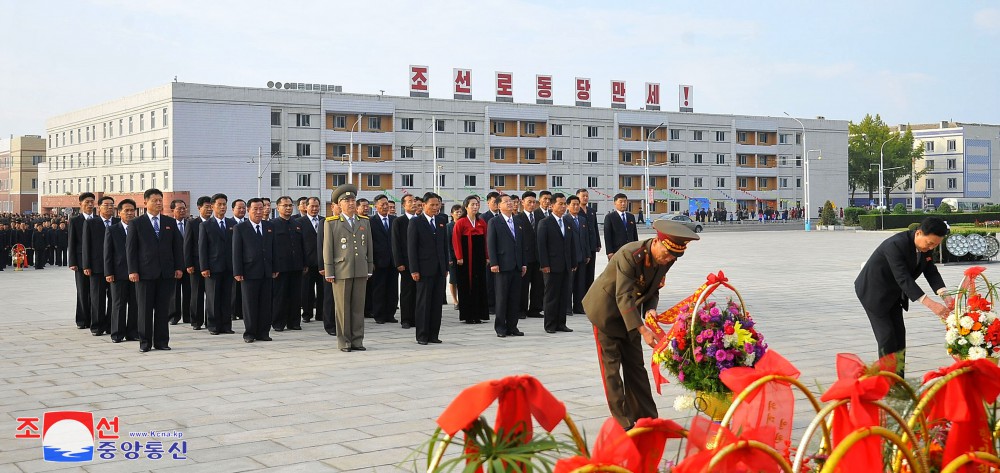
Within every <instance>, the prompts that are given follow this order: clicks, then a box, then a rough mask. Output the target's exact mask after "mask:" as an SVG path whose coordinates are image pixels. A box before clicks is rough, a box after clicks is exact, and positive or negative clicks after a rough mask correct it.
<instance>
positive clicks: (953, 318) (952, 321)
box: [945, 312, 958, 327]
mask: <svg viewBox="0 0 1000 473" xmlns="http://www.w3.org/2000/svg"><path fill="white" fill-rule="evenodd" d="M945 323H947V324H948V326H949V327H954V326H956V325H958V313H957V312H952V313H950V314H948V318H947V319H945Z"/></svg>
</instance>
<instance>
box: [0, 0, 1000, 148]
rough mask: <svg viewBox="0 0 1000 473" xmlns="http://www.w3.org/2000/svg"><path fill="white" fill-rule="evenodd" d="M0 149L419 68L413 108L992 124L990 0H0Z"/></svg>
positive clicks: (375, 81) (999, 65) (996, 70)
mask: <svg viewBox="0 0 1000 473" xmlns="http://www.w3.org/2000/svg"><path fill="white" fill-rule="evenodd" d="M0 8H2V10H0V11H2V12H3V17H4V20H5V21H4V45H3V47H2V48H0V78H2V79H0V136H3V137H7V136H10V135H24V134H40V135H44V134H45V121H46V119H47V118H50V117H54V116H57V115H61V114H63V113H67V112H71V111H74V110H78V109H81V108H85V107H89V106H92V105H96V104H99V103H102V102H105V101H108V100H112V99H115V98H118V97H123V96H127V95H132V94H136V93H139V92H141V91H143V90H146V89H149V88H153V87H157V86H161V85H164V84H166V83H167V82H170V81H172V80H174V78H175V77H176V78H177V80H178V81H181V82H193V83H204V84H223V85H235V86H249V87H266V83H267V82H268V81H271V80H273V81H280V82H307V83H322V84H337V85H341V86H343V88H344V89H343V90H344V91H345V92H355V93H370V94H378V93H382V92H383V91H384V93H385V94H387V95H408V88H409V80H408V70H409V66H410V65H411V64H412V65H425V66H429V67H430V95H431V96H432V97H439V98H447V97H451V94H452V90H451V76H452V69H453V68H464V69H471V70H472V86H473V99H475V100H488V101H492V100H494V98H495V95H494V93H495V92H494V91H495V88H494V73H495V72H496V71H504V72H511V73H513V75H514V100H515V102H534V77H535V75H536V74H546V75H552V76H553V87H554V89H553V90H554V97H553V98H554V100H555V103H556V104H564V105H572V104H573V81H574V78H576V77H587V78H590V79H591V80H592V83H593V86H592V87H593V90H592V91H593V106H595V107H607V106H609V104H610V95H611V94H610V81H611V80H613V79H615V80H624V81H626V83H627V84H628V86H627V88H628V96H627V105H628V108H632V109H636V108H640V107H642V106H643V105H644V96H643V90H642V89H643V84H644V83H645V82H655V83H660V84H661V88H662V98H661V100H662V102H663V105H664V109H667V110H676V107H677V90H678V85H680V84H686V85H691V86H693V87H694V89H693V92H694V97H693V99H694V104H693V105H694V109H695V111H696V112H705V113H720V114H743V115H766V116H781V115H782V114H783V113H784V112H788V113H789V114H791V115H793V116H797V117H815V116H824V117H826V118H829V119H842V120H852V121H855V122H856V121H859V120H860V119H861V118H862V117H864V115H865V114H868V113H871V114H876V113H877V114H881V116H882V118H883V119H884V120H885V121H886V122H887V123H889V124H899V123H933V122H938V121H941V120H955V121H959V122H975V123H991V124H1000V2H993V1H960V2H941V1H926V0H914V1H871V0H868V1H855V0H840V1H835V2H810V1H805V2H803V1H801V0H800V1H757V2H743V1H731V2H726V1H701V2H678V1H668V0H660V1H624V0H618V1H604V2H600V1H588V0H576V1H540V2H529V1H521V0H503V1H476V0H471V1H470V0H467V1H464V2H457V1H456V2H453V1H437V0H426V1H420V2H416V1H380V0H365V1H360V2H345V1H316V2H307V1H293V0H280V1H275V0H269V1H258V0H238V1H232V0H198V1H194V0H150V1H140V0H72V1H68V0H62V1H56V0H53V1H33V2H26V1H21V0H0Z"/></svg>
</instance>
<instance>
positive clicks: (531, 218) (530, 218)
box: [528, 212, 535, 226]
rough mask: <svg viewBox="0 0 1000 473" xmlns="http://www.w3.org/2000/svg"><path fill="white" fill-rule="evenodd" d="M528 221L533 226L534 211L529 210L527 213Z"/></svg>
mask: <svg viewBox="0 0 1000 473" xmlns="http://www.w3.org/2000/svg"><path fill="white" fill-rule="evenodd" d="M528 223H530V224H531V226H535V213H534V212H531V213H529V214H528Z"/></svg>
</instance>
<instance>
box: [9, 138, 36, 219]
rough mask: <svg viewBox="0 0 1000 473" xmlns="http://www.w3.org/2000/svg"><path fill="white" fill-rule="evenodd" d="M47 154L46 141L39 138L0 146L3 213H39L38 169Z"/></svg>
mask: <svg viewBox="0 0 1000 473" xmlns="http://www.w3.org/2000/svg"><path fill="white" fill-rule="evenodd" d="M45 151H46V149H45V140H44V139H42V137H40V136H37V135H26V136H17V137H11V139H10V140H3V142H2V144H0V212H14V213H27V212H35V213H37V212H38V208H39V207H38V191H39V180H38V166H39V164H41V163H42V162H44V161H45Z"/></svg>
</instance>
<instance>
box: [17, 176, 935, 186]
mask: <svg viewBox="0 0 1000 473" xmlns="http://www.w3.org/2000/svg"><path fill="white" fill-rule="evenodd" d="M952 180H954V179H952ZM31 188H32V189H37V188H38V179H34V178H32V179H31Z"/></svg>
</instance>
